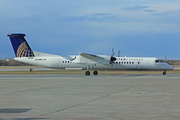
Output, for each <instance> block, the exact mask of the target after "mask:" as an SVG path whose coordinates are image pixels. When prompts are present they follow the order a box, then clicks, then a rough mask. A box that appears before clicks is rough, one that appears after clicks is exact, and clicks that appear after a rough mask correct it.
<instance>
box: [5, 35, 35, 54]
mask: <svg viewBox="0 0 180 120" xmlns="http://www.w3.org/2000/svg"><path fill="white" fill-rule="evenodd" d="M7 36H8V37H9V38H10V40H11V44H12V46H13V49H14V53H15V55H16V57H34V53H33V51H32V50H31V48H30V47H29V45H28V43H27V42H26V40H25V38H24V36H26V35H25V34H7Z"/></svg>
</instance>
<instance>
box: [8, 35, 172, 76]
mask: <svg viewBox="0 0 180 120" xmlns="http://www.w3.org/2000/svg"><path fill="white" fill-rule="evenodd" d="M7 36H8V37H9V38H10V41H11V44H12V46H13V49H14V53H15V56H16V57H15V58H14V60H16V61H19V62H24V63H28V64H32V65H37V66H42V67H47V68H53V69H79V70H87V71H86V72H85V75H86V76H89V75H90V71H91V70H94V71H93V74H94V75H97V74H98V70H130V71H163V75H166V71H168V70H173V69H174V68H173V67H172V66H170V65H169V64H167V63H165V62H164V61H163V60H161V59H158V58H150V57H115V56H114V53H112V55H111V56H107V55H93V54H88V53H79V55H68V56H60V55H53V54H47V53H42V52H36V51H32V49H31V48H30V46H29V45H28V43H27V41H26V40H25V38H24V37H25V36H26V35H25V34H20V33H18V34H17V33H16V34H14V33H11V34H7Z"/></svg>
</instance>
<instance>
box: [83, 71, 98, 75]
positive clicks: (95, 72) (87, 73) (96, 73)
mask: <svg viewBox="0 0 180 120" xmlns="http://www.w3.org/2000/svg"><path fill="white" fill-rule="evenodd" d="M90 74H91V73H90V71H86V72H85V75H86V76H89V75H90ZM93 74H94V75H98V71H96V70H95V71H94V72H93Z"/></svg>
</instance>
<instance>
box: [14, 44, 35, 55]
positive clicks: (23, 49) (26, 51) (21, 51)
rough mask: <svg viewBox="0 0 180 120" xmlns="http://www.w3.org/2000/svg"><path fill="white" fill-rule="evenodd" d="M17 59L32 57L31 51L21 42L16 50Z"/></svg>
mask: <svg viewBox="0 0 180 120" xmlns="http://www.w3.org/2000/svg"><path fill="white" fill-rule="evenodd" d="M16 56H17V57H34V54H33V51H32V50H30V49H29V47H28V46H27V44H26V43H25V42H23V43H22V44H21V45H20V46H19V47H18V49H17V55H16Z"/></svg>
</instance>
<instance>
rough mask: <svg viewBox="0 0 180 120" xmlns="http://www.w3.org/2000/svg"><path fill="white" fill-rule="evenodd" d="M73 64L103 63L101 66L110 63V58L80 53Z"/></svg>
mask: <svg viewBox="0 0 180 120" xmlns="http://www.w3.org/2000/svg"><path fill="white" fill-rule="evenodd" d="M71 62H74V63H80V64H81V63H82V64H84V63H89V64H90V63H92V64H94V63H101V64H105V63H109V61H108V56H102V55H92V54H87V53H79V56H78V57H75V59H73V60H72V61H71Z"/></svg>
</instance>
